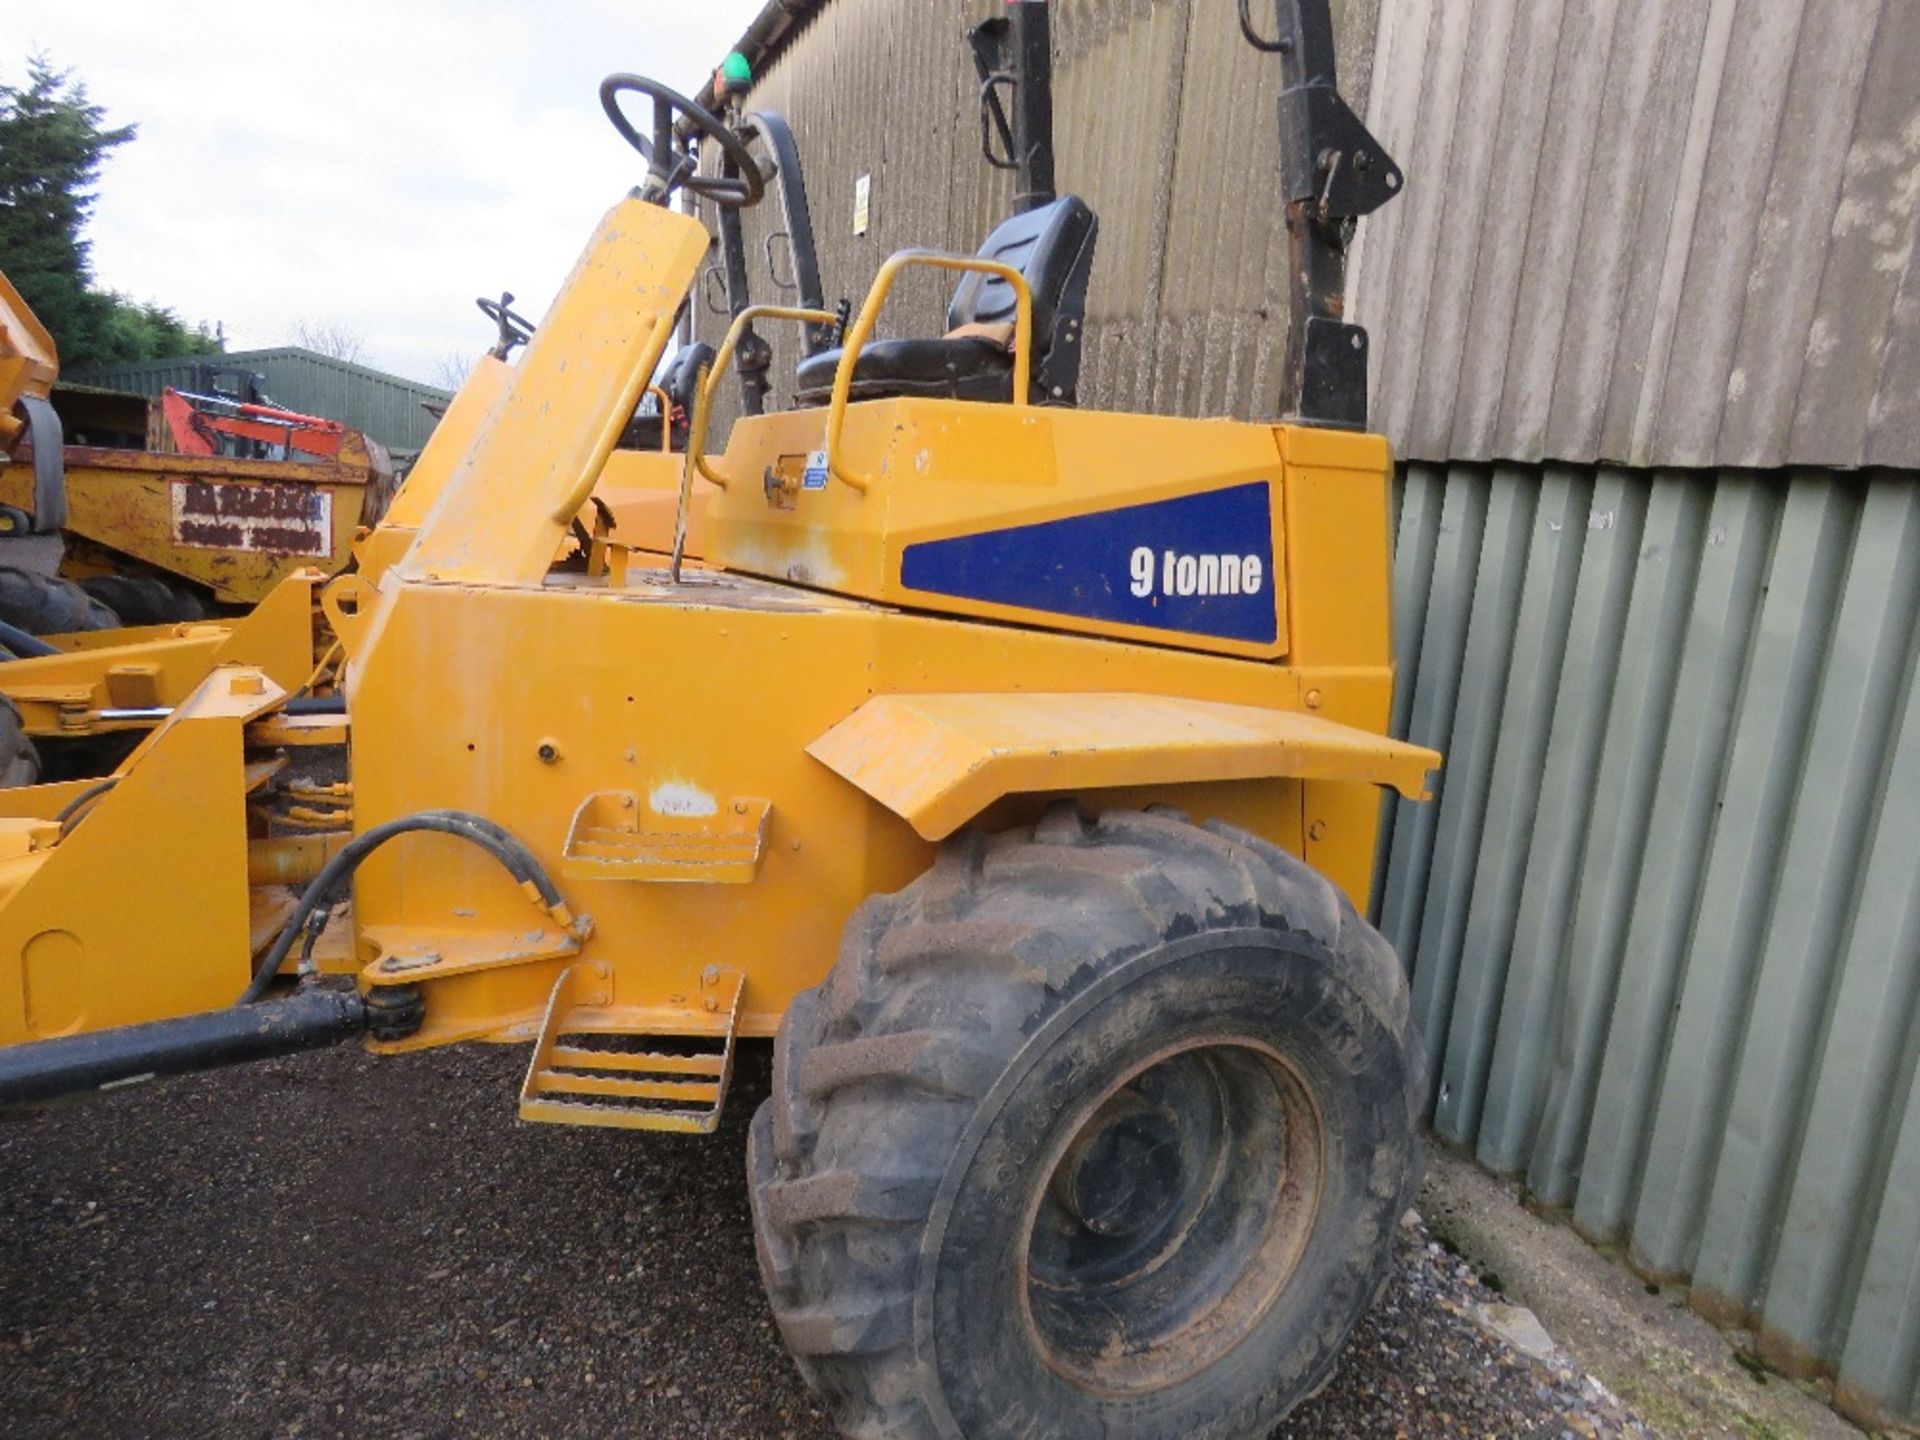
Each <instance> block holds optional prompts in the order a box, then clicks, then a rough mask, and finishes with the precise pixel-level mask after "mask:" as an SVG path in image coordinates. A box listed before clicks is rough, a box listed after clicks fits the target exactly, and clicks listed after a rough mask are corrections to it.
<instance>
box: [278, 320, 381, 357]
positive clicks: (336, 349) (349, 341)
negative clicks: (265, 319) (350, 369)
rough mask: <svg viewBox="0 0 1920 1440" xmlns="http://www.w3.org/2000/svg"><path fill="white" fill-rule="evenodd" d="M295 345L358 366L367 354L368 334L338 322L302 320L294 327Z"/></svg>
mask: <svg viewBox="0 0 1920 1440" xmlns="http://www.w3.org/2000/svg"><path fill="white" fill-rule="evenodd" d="M293 343H294V344H296V345H299V346H301V347H302V348H303V349H307V350H312V351H315V352H317V353H318V354H321V355H326V356H328V357H330V358H332V359H335V360H345V361H347V362H348V363H349V364H358V363H359V362H360V361H361V360H363V359H364V358H365V356H366V353H367V336H366V332H365V331H363V330H356V329H355V328H354V327H353V326H351V325H346V324H342V323H341V322H340V321H338V320H302V321H301V322H300V323H299V324H298V325H295V326H294V327H293Z"/></svg>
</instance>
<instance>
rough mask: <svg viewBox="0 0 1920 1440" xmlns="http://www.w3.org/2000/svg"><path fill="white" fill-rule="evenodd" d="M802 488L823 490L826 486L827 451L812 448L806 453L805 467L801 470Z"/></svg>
mask: <svg viewBox="0 0 1920 1440" xmlns="http://www.w3.org/2000/svg"><path fill="white" fill-rule="evenodd" d="M800 488H801V489H802V490H824V489H826V488H827V452H826V451H824V450H813V451H809V452H808V454H807V468H806V469H805V470H804V471H802V472H801V475H800Z"/></svg>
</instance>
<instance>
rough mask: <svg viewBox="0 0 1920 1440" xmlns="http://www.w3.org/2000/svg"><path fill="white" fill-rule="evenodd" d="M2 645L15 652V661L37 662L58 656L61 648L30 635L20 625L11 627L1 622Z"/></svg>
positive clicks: (0, 641)
mask: <svg viewBox="0 0 1920 1440" xmlns="http://www.w3.org/2000/svg"><path fill="white" fill-rule="evenodd" d="M0 645H4V646H6V647H7V649H9V650H11V651H12V652H13V655H14V658H15V659H20V660H37V659H39V658H40V657H41V656H43V655H58V654H59V653H60V647H59V646H57V645H49V644H48V643H47V642H46V641H44V640H42V639H41V638H40V637H39V636H38V635H29V634H28V633H27V632H26V631H24V630H22V629H21V628H20V627H19V626H18V625H9V624H7V622H6V621H4V620H0Z"/></svg>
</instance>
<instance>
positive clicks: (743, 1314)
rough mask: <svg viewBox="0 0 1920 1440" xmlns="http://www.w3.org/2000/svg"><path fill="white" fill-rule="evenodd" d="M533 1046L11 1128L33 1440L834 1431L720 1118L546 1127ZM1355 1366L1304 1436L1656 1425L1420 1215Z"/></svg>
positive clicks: (0, 1317)
mask: <svg viewBox="0 0 1920 1440" xmlns="http://www.w3.org/2000/svg"><path fill="white" fill-rule="evenodd" d="M525 1053H526V1052H525V1051H524V1050H519V1049H513V1050H500V1049H493V1048H488V1047H464V1048H460V1049H455V1050H450V1051H437V1052H429V1053H427V1054H422V1055H415V1056H408V1057H403V1058H399V1059H381V1060H375V1059H371V1058H369V1057H367V1056H365V1055H363V1054H361V1053H360V1052H358V1051H357V1050H353V1049H350V1048H342V1049H338V1050H333V1051H329V1052H326V1053H323V1054H317V1055H307V1056H301V1057H297V1058H294V1059H290V1060H282V1061H276V1062H273V1063H271V1064H267V1065H260V1066H254V1067H251V1068H243V1069H238V1070H231V1071H226V1072H222V1073H219V1074H214V1075H206V1076H198V1077H193V1078H190V1079H185V1080H176V1081H168V1082H163V1083H160V1084H155V1085H150V1086H146V1087H143V1088H141V1089H137V1090H131V1091H128V1092H125V1093H122V1094H119V1095H116V1096H114V1097H112V1098H109V1099H105V1100H99V1101H94V1102H90V1103H88V1104H85V1105H76V1106H69V1107H64V1108H62V1109H59V1110H56V1111H52V1112H48V1113H45V1114H41V1115H37V1116H33V1117H30V1118H26V1119H20V1120H12V1121H8V1122H4V1123H0V1237H3V1238H0V1396H4V1397H5V1398H4V1401H0V1414H4V1429H5V1433H6V1434H7V1435H8V1436H9V1437H14V1440H30V1437H39V1436H50V1437H51V1436H60V1437H66V1436H74V1435H126V1436H143V1437H144V1436H222V1437H226V1436H263V1437H264V1436H273V1437H285V1436H313V1437H319V1436H346V1435H352V1436H356V1437H366V1436H379V1437H386V1436H394V1437H419V1440H438V1437H455V1436H459V1437H468V1436H494V1435H499V1436H515V1437H519V1436H526V1437H536V1436H545V1437H554V1440H562V1437H575V1436H578V1437H603V1436H613V1435H623V1434H626V1435H644V1436H648V1437H656V1440H669V1437H702V1440H708V1437H725V1436H753V1437H769V1436H770V1437H786V1440H829V1437H831V1436H832V1435H833V1434H834V1432H833V1430H832V1428H831V1426H830V1425H829V1424H828V1422H827V1420H826V1417H825V1414H824V1412H823V1411H822V1410H821V1409H820V1407H819V1406H818V1405H817V1404H816V1403H815V1402H814V1400H813V1398H812V1397H811V1395H810V1394H809V1393H808V1391H807V1390H806V1388H805V1386H804V1385H802V1384H801V1382H800V1379H799V1376H798V1375H797V1373H796V1372H795V1371H794V1368H793V1366H792V1364H791V1363H790V1362H789V1361H788V1359H787V1357H786V1354H785V1352H784V1351H783V1350H782V1349H781V1347H780V1342H779V1338H778V1336H777V1335H776V1334H775V1333H774V1329H773V1325H772V1321H771V1319H770V1317H769V1316H768V1313H767V1308H766V1304H765V1302H764V1301H763V1299H762V1298H761V1293H760V1282H759V1277H758V1274H757V1273H756V1270H755V1266H754V1258H753V1241H752V1233H751V1229H750V1226H749V1221H748V1215H747V1200H746V1191H745V1186H744V1181H743V1177H742V1169H743V1164H742V1156H743V1153H744V1144H745V1132H746V1123H747V1120H748V1119H749V1118H750V1116H751V1115H752V1113H753V1109H754V1107H755V1105H757V1104H758V1103H759V1100H760V1098H761V1097H762V1096H763V1095H764V1094H765V1090H766V1084H767V1061H766V1053H767V1052H766V1049H765V1047H760V1046H749V1047H746V1051H745V1053H744V1054H743V1056H742V1062H741V1066H740V1073H739V1074H738V1075H737V1077H736V1080H735V1086H734V1095H733V1098H732V1100H731V1101H730V1103H729V1105H728V1112H727V1117H726V1120H725V1122H724V1123H723V1125H722V1127H721V1130H720V1133H719V1134H718V1135H715V1136H713V1137H710V1138H705V1139H701V1138H680V1137H672V1136H663V1135H642V1134H631V1133H627V1132H621V1131H595V1130H578V1129H570V1128H563V1127H552V1126H540V1125H522V1124H520V1123H519V1122H518V1121H517V1120H516V1119H515V1118H514V1095H515V1092H516V1087H517V1084H518V1079H519V1072H520V1069H521V1067H522V1066H523V1065H524V1063H525ZM1397 1256H1398V1263H1397V1267H1396V1273H1395V1278H1394V1279H1393V1281H1392V1282H1391V1283H1390V1284H1389V1286H1388V1287H1387V1289H1386V1291H1385V1292H1384V1293H1383V1295H1382V1296H1381V1299H1380V1301H1379V1302H1378V1304H1377V1305H1376V1306H1375V1307H1374V1309H1373V1311H1372V1313H1371V1314H1370V1315H1369V1316H1368V1317H1367V1319H1366V1320H1365V1322H1364V1323H1363V1324H1362V1325H1361V1326H1360V1328H1359V1329H1358V1331H1357V1332H1356V1333H1355V1336H1354V1339H1353V1343H1352V1345H1351V1347H1350V1348H1349V1349H1348V1351H1347V1352H1346V1355H1345V1356H1344V1358H1343V1359H1342V1361H1341V1364H1340V1367H1339V1369H1338V1371H1337V1372H1336V1373H1335V1375H1334V1377H1333V1379H1332V1381H1331V1382H1330V1383H1329V1385H1328V1386H1327V1388H1326V1389H1325V1390H1324V1391H1322V1393H1321V1394H1320V1395H1319V1396H1317V1397H1316V1398H1315V1399H1314V1400H1312V1401H1310V1402H1309V1403H1307V1404H1306V1405H1304V1406H1302V1407H1301V1408H1300V1409H1299V1410H1297V1411H1296V1412H1295V1413H1294V1414H1293V1415H1292V1416H1291V1417H1289V1418H1288V1420H1287V1422H1286V1423H1285V1424H1284V1425H1282V1426H1281V1427H1280V1429H1279V1430H1278V1431H1277V1432H1276V1437H1287V1440H1308V1437H1311V1440H1339V1437H1346V1436H1369V1437H1374V1436H1395V1437H1399V1436H1404V1437H1409V1440H1413V1437H1426V1436H1435V1437H1438V1436H1472V1437H1501V1440H1504V1437H1509V1436H1513V1437H1518V1436H1548V1437H1566V1436H1582V1437H1613V1436H1635V1437H1637V1436H1645V1435H1650V1434H1651V1433H1652V1432H1651V1431H1649V1430H1647V1429H1645V1428H1644V1427H1642V1426H1641V1425H1640V1424H1639V1423H1638V1422H1636V1421H1635V1420H1634V1419H1633V1417H1631V1416H1630V1415H1628V1414H1626V1413H1625V1411H1624V1410H1623V1409H1622V1408H1621V1406H1620V1405H1619V1403H1618V1402H1617V1401H1615V1400H1614V1399H1613V1398H1612V1397H1610V1396H1608V1395H1607V1394H1606V1393H1605V1392H1604V1391H1602V1390H1601V1389H1600V1388H1599V1386H1598V1385H1597V1384H1596V1383H1594V1382H1592V1381H1590V1380H1589V1379H1587V1378H1586V1376H1585V1375H1584V1374H1583V1373H1582V1372H1581V1371H1580V1370H1579V1369H1578V1367H1577V1366H1576V1365H1575V1364H1574V1363H1573V1362H1572V1361H1570V1360H1569V1359H1568V1358H1567V1357H1566V1356H1565V1355H1564V1354H1562V1353H1560V1352H1558V1351H1557V1350H1556V1351H1553V1352H1551V1353H1550V1354H1549V1355H1548V1356H1547V1358H1546V1359H1545V1360H1544V1361H1541V1360H1535V1359H1532V1358H1529V1357H1528V1356H1526V1355H1524V1354H1522V1353H1521V1352H1520V1351H1518V1350H1516V1349H1514V1348H1513V1347H1512V1346H1510V1345H1508V1344H1507V1343H1506V1342H1504V1341H1503V1340H1501V1339H1499V1338H1498V1337H1497V1336H1495V1335H1494V1334H1491V1333H1489V1331H1487V1330H1486V1329H1483V1328H1482V1326H1481V1325H1480V1324H1479V1323H1477V1322H1476V1321H1475V1319H1474V1318H1473V1317H1474V1315H1475V1314H1476V1311H1477V1309H1479V1308H1482V1307H1486V1306H1488V1305H1493V1304H1497V1303H1499V1298H1500V1297H1498V1296H1496V1295H1493V1294H1492V1293H1490V1292H1489V1291H1488V1290H1487V1289H1486V1288H1485V1287H1484V1286H1482V1285H1481V1284H1480V1283H1479V1281H1478V1280H1477V1279H1476V1278H1475V1277H1474V1275H1473V1272H1472V1271H1471V1269H1470V1268H1468V1267H1467V1266H1466V1265H1464V1264H1463V1263H1461V1262H1460V1261H1458V1260H1457V1259H1455V1258H1453V1257H1452V1256H1450V1255H1448V1254H1447V1253H1446V1252H1445V1251H1444V1250H1442V1249H1441V1247H1439V1246H1438V1245H1436V1244H1434V1243H1433V1242H1432V1241H1431V1240H1430V1239H1429V1238H1428V1236H1427V1234H1426V1232H1425V1230H1424V1228H1423V1227H1421V1226H1420V1225H1419V1224H1418V1223H1417V1221H1413V1220H1410V1221H1409V1222H1408V1223H1406V1224H1403V1225H1402V1227H1401V1231H1400V1234H1399V1237H1398V1241H1397Z"/></svg>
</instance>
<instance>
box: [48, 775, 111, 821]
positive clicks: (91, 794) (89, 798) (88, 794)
mask: <svg viewBox="0 0 1920 1440" xmlns="http://www.w3.org/2000/svg"><path fill="white" fill-rule="evenodd" d="M119 783H120V777H119V776H118V775H109V776H107V778H106V779H104V780H96V781H95V782H94V783H93V784H91V785H89V786H88V787H87V788H86V789H84V790H82V791H81V792H80V793H79V794H78V795H76V796H74V797H73V798H72V799H71V800H69V801H68V802H67V803H66V804H64V805H62V806H61V807H60V808H59V810H57V811H56V812H55V813H54V817H53V818H54V821H55V823H57V824H58V825H59V826H60V834H61V835H62V836H65V835H66V833H67V832H68V831H69V830H71V829H73V827H74V826H75V825H78V824H79V823H80V821H81V820H82V819H84V818H85V816H86V809H87V806H89V805H91V804H92V803H93V802H94V801H96V800H98V799H99V798H100V797H101V796H102V795H104V794H106V793H107V791H109V790H111V789H112V788H113V787H114V786H116V785H118V784H119Z"/></svg>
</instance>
